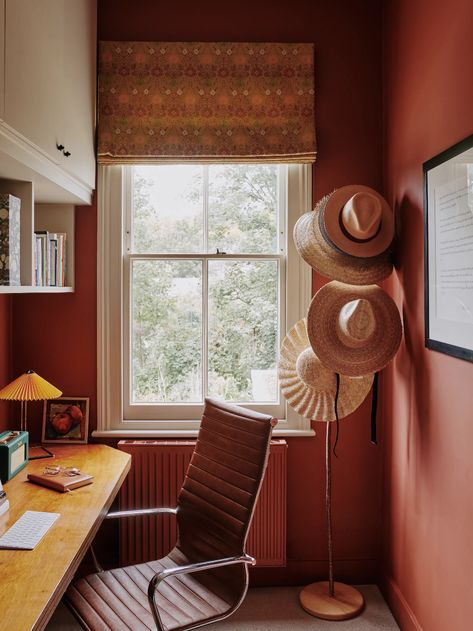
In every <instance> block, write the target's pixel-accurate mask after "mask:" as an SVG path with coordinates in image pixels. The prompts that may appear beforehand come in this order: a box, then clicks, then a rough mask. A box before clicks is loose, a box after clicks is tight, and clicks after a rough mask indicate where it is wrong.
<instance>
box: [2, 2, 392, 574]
mask: <svg viewBox="0 0 473 631" xmlns="http://www.w3.org/2000/svg"><path fill="white" fill-rule="evenodd" d="M99 37H100V38H102V39H131V40H133V39H137V40H147V39H149V40H164V41H167V40H169V41H180V40H182V41H192V40H196V41H202V40H204V41H206V40H207V41H287V42H298V41H300V42H314V43H315V48H316V71H317V76H316V87H317V96H316V105H317V114H316V116H317V120H316V124H317V131H318V145H319V158H318V161H317V164H316V167H315V170H314V173H315V179H314V183H315V188H314V197H315V198H316V199H317V198H319V197H321V196H323V195H325V194H326V193H328V192H330V191H331V190H332V189H333V188H334V187H337V186H341V185H343V184H348V183H363V184H367V185H371V186H374V187H376V188H379V187H380V186H381V183H382V169H381V160H380V157H381V124H382V120H381V59H380V55H379V51H380V49H381V8H380V3H379V2H378V0H357V1H352V2H346V1H342V0H331V1H330V2H328V1H327V2H313V1H312V0H305V1H302V0H292V1H291V2H287V0H284V1H283V0H272V1H269V0H268V1H266V2H254V0H238V2H215V1H210V0H199V1H198V2H197V1H195V0H192V1H191V0H180V1H179V2H168V3H164V2H156V0H140V2H136V0H99ZM95 239H96V220H95V211H94V209H88V208H84V209H80V210H79V211H78V213H77V241H76V253H77V264H76V275H77V283H76V293H75V294H73V295H64V296H53V297H47V296H34V297H24V296H22V297H17V298H15V300H14V317H15V369H16V370H17V372H19V371H20V370H22V369H23V368H25V367H26V368H27V367H29V366H32V367H33V368H36V370H38V372H39V373H40V374H43V376H44V377H45V378H47V379H50V380H51V381H52V382H53V383H55V384H57V385H58V386H59V387H61V388H63V390H64V391H65V392H66V393H67V394H71V395H76V396H78V395H87V394H89V395H90V396H91V400H92V407H91V423H92V426H93V425H94V423H95V410H96V405H95V399H96V359H95V354H96V334H95V308H96V301H95V293H96V275H95V249H96V245H95ZM320 282H321V279H320V278H317V279H316V283H317V284H320ZM38 332H39V333H40V334H41V335H40V336H38ZM317 430H318V435H317V437H316V438H313V439H302V438H301V439H299V438H297V439H296V438H294V439H289V450H288V458H289V476H288V507H289V517H288V556H289V564H288V568H287V569H285V570H273V571H271V573H270V574H269V573H266V572H260V573H259V575H257V576H256V577H255V580H258V581H260V582H268V583H269V582H293V583H299V584H301V583H306V582H310V581H312V580H315V579H316V578H320V577H324V576H326V562H325V559H326V534H325V529H324V523H325V522H324V513H323V506H324V504H323V498H324V426H323V425H319V426H318V427H317ZM338 451H339V459H338V461H336V462H335V463H334V487H335V488H334V530H335V533H334V534H335V557H336V559H337V562H336V572H337V575H338V577H339V578H345V579H353V580H358V581H367V580H373V579H374V578H375V576H376V570H377V558H378V548H379V526H380V503H381V488H380V449H379V448H378V449H377V448H376V447H373V446H372V445H371V444H370V443H369V401H367V402H366V403H365V404H364V405H363V407H362V408H361V409H360V410H359V411H358V412H357V413H355V414H354V415H353V416H352V417H351V418H350V419H349V420H347V421H343V426H342V434H341V440H340V444H339V450H338Z"/></svg>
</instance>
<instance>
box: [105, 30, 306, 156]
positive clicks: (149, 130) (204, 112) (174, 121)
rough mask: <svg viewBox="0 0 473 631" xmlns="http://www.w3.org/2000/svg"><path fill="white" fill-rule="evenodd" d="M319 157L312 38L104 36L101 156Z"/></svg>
mask: <svg viewBox="0 0 473 631" xmlns="http://www.w3.org/2000/svg"><path fill="white" fill-rule="evenodd" d="M315 155H316V149H315V119H314V48H313V45H312V44H263V43H258V44H245V43H195V42H194V43H176V42H173V43H161V42H101V43H100V53H99V122H98V157H99V161H100V162H102V163H107V162H140V161H143V162H146V161H152V160H153V161H154V160H163V161H176V160H179V161H180V160H197V161H206V160H207V161H212V160H234V161H252V160H265V161H272V160H275V161H281V162H290V161H297V162H313V161H314V160H315Z"/></svg>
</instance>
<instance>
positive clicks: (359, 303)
mask: <svg viewBox="0 0 473 631" xmlns="http://www.w3.org/2000/svg"><path fill="white" fill-rule="evenodd" d="M307 333H308V336H309V340H310V344H311V346H312V349H313V350H314V353H316V355H317V356H318V357H319V358H320V360H321V361H322V362H323V363H324V364H325V366H327V367H328V368H330V369H331V370H334V371H335V372H339V373H340V374H342V375H349V376H352V377H355V376H360V375H366V374H368V373H370V372H377V371H378V370H381V369H382V368H384V367H385V366H386V365H387V364H388V363H389V362H390V361H391V359H392V358H393V357H394V355H395V354H396V352H397V349H398V348H399V344H400V343H401V337H402V324H401V318H400V316H399V311H398V309H397V307H396V304H395V302H394V300H393V299H392V298H391V297H390V296H388V294H387V293H386V292H385V291H384V290H383V289H381V287H378V285H368V286H366V287H358V286H356V285H345V284H344V283H339V282H337V281H332V282H331V283H327V284H326V285H324V286H323V287H322V288H321V289H319V291H318V292H317V293H316V294H315V296H314V297H313V299H312V302H311V303H310V307H309V312H308V314H307Z"/></svg>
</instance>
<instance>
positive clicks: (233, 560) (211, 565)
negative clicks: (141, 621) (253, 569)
mask: <svg viewBox="0 0 473 631" xmlns="http://www.w3.org/2000/svg"><path fill="white" fill-rule="evenodd" d="M238 563H245V564H246V565H255V563H256V559H254V558H253V557H252V556H250V555H249V554H244V555H243V556H239V557H227V558H224V559H215V560H213V561H201V562H200V563H190V564H189V565H181V566H180V567H170V568H167V569H166V570H161V572H157V573H156V574H155V575H154V576H153V578H152V579H151V580H150V582H149V584H148V601H149V604H150V607H151V611H152V613H153V617H154V621H155V623H156V626H157V628H158V631H164V627H163V623H162V621H161V616H160V615H159V611H158V608H157V606H156V603H155V601H154V595H155V593H156V589H157V587H158V585H159V583H160V582H161V581H164V580H166V579H167V578H170V577H171V576H178V575H179V574H192V573H193V572H202V571H204V570H212V569H215V568H218V567H225V566H227V565H236V564H238Z"/></svg>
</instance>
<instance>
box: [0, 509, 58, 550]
mask: <svg viewBox="0 0 473 631" xmlns="http://www.w3.org/2000/svg"><path fill="white" fill-rule="evenodd" d="M58 517H59V513H40V512H39V511H34V510H27V511H26V512H25V513H23V515H22V516H21V517H20V519H18V520H17V521H16V522H15V523H14V524H13V526H10V528H9V529H8V530H7V531H6V533H5V534H4V535H3V536H2V537H0V548H12V549H15V550H34V548H35V547H36V546H37V545H38V543H39V542H40V541H41V539H42V538H43V537H44V535H45V534H46V533H47V532H48V530H49V529H50V528H51V526H52V525H53V524H54V522H55V521H56V519H57V518H58Z"/></svg>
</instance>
